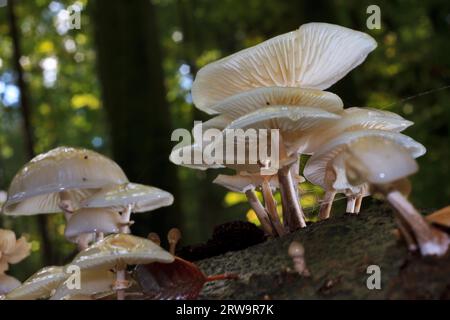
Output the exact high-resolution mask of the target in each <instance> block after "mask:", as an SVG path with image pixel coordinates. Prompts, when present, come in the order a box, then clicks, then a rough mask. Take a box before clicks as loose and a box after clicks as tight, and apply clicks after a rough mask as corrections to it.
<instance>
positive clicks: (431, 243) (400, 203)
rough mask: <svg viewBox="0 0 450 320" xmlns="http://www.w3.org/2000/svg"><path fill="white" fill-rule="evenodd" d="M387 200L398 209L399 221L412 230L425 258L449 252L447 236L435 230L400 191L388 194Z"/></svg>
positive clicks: (449, 241)
mask: <svg viewBox="0 0 450 320" xmlns="http://www.w3.org/2000/svg"><path fill="white" fill-rule="evenodd" d="M386 199H387V201H388V202H389V203H390V204H391V205H392V206H393V207H394V208H395V209H396V212H397V213H398V216H399V219H401V220H402V222H403V223H404V225H405V226H407V227H408V228H409V229H410V230H411V234H412V235H413V236H414V238H415V240H416V242H417V244H418V245H419V248H420V252H421V254H422V255H423V256H426V255H437V256H442V255H444V254H445V253H446V252H447V249H448V246H449V243H450V240H449V237H448V236H447V234H445V233H443V232H441V231H439V230H437V229H433V228H432V227H431V226H430V225H429V224H428V223H427V222H426V221H425V219H424V218H423V217H422V215H420V213H419V212H418V211H417V210H416V208H414V206H413V205H412V204H411V203H410V202H409V201H408V200H407V199H406V198H405V197H404V196H403V195H402V194H401V193H400V192H399V191H390V192H388V193H387V195H386Z"/></svg>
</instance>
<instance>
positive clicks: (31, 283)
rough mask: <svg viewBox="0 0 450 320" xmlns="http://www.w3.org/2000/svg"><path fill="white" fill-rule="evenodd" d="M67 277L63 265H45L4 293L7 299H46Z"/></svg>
mask: <svg viewBox="0 0 450 320" xmlns="http://www.w3.org/2000/svg"><path fill="white" fill-rule="evenodd" d="M66 278H67V274H66V272H64V267H45V268H43V269H41V270H39V271H38V272H36V273H35V274H34V275H32V276H31V277H30V278H28V279H27V280H26V281H25V282H24V283H23V284H22V285H21V286H19V287H17V288H16V289H14V290H12V291H11V292H9V293H8V294H7V295H6V299H8V300H36V299H46V298H48V297H50V296H51V295H52V291H53V290H54V289H56V288H57V287H58V286H59V285H60V284H61V283H62V282H63V281H64V280H65V279H66Z"/></svg>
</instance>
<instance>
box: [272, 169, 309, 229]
mask: <svg viewBox="0 0 450 320" xmlns="http://www.w3.org/2000/svg"><path fill="white" fill-rule="evenodd" d="M278 181H279V183H280V192H281V194H282V199H285V203H282V205H283V212H284V211H285V210H286V212H287V215H288V218H289V220H288V223H289V229H290V230H291V231H294V230H296V229H298V228H304V227H306V221H305V218H304V214H303V210H302V208H301V206H300V199H299V197H298V191H296V189H295V187H294V180H293V179H292V173H291V170H290V168H289V167H284V168H281V169H280V170H279V171H278Z"/></svg>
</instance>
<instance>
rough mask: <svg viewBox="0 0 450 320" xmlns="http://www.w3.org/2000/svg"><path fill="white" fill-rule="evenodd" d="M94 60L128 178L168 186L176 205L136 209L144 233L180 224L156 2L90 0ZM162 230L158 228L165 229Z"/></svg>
mask: <svg viewBox="0 0 450 320" xmlns="http://www.w3.org/2000/svg"><path fill="white" fill-rule="evenodd" d="M90 6H91V7H90V8H89V10H90V13H91V17H92V21H93V23H94V30H95V42H96V48H97V57H98V59H97V64H98V72H99V78H100V85H101V89H102V97H103V106H104V108H105V111H106V113H107V118H108V120H109V126H110V136H111V142H112V152H113V157H114V159H115V160H116V161H117V162H118V163H119V165H120V166H121V167H122V168H123V169H124V171H125V172H126V174H127V176H128V178H129V179H130V181H133V182H139V183H144V184H150V185H153V186H156V187H159V188H162V189H165V190H167V191H169V192H171V193H172V194H173V195H174V196H175V199H176V202H175V205H173V206H171V207H168V208H162V209H159V210H158V212H157V213H156V214H155V215H151V216H150V215H135V216H133V217H132V218H133V220H136V222H138V223H136V224H135V225H134V227H133V229H134V231H135V232H136V233H138V234H141V235H144V234H145V233H146V232H148V231H149V230H150V229H149V227H148V226H149V225H151V228H152V229H151V230H155V229H156V230H158V229H159V230H161V229H163V230H166V229H167V228H169V227H171V226H173V225H174V224H177V225H179V223H180V221H182V218H181V217H180V215H181V212H179V210H177V209H176V206H177V205H176V204H177V201H179V198H178V195H177V189H178V187H177V176H176V168H175V167H174V166H173V165H172V164H171V163H170V162H169V160H168V158H169V154H170V150H171V144H170V136H171V124H170V114H169V106H168V103H167V101H166V88H165V85H164V73H163V67H162V54H161V47H160V41H159V33H158V28H157V22H156V17H155V8H154V6H153V5H152V3H151V1H148V0H134V1H123V0H111V1H98V0H96V1H92V2H91V3H90ZM163 230H161V231H163Z"/></svg>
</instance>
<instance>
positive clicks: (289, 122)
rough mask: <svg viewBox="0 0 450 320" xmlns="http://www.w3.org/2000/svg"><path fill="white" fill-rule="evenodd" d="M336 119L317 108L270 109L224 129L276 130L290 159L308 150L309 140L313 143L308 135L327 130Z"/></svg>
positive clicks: (335, 115)
mask: <svg viewBox="0 0 450 320" xmlns="http://www.w3.org/2000/svg"><path fill="white" fill-rule="evenodd" d="M339 118H340V116H339V115H337V114H334V113H330V112H328V111H325V110H321V109H317V108H311V107H303V106H295V107H293V106H290V107H288V106H272V107H267V108H263V109H260V110H257V111H254V112H252V113H249V114H246V115H244V116H242V117H240V118H238V119H236V120H234V121H233V122H231V123H230V125H228V126H227V127H226V129H243V130H246V129H256V130H258V129H279V133H280V135H281V136H282V142H283V144H284V147H285V148H286V149H287V150H286V151H287V154H288V155H290V154H292V153H297V152H300V153H301V152H302V149H304V148H307V145H308V144H309V143H310V140H314V137H313V136H311V135H310V133H312V132H313V131H314V130H318V129H319V128H325V127H327V126H330V125H331V124H332V123H333V122H335V121H336V120H337V119H339ZM249 143H252V142H251V141H250V142H249ZM256 143H257V142H256Z"/></svg>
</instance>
